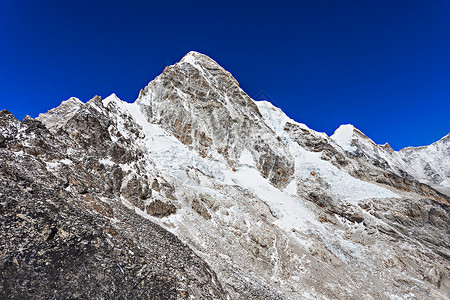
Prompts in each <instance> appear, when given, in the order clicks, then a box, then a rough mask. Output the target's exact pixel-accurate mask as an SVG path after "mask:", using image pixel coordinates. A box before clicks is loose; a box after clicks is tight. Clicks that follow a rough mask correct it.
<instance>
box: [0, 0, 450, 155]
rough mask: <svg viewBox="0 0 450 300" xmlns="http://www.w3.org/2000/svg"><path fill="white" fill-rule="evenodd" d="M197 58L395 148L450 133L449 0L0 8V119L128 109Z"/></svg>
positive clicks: (293, 106) (305, 116)
mask: <svg viewBox="0 0 450 300" xmlns="http://www.w3.org/2000/svg"><path fill="white" fill-rule="evenodd" d="M190 50H196V51H199V52H202V53H205V54H207V55H209V56H210V57H212V58H213V59H215V60H216V61H217V62H218V63H219V64H221V65H222V66H223V67H224V68H225V69H227V70H228V71H230V72H231V73H232V74H233V75H234V76H235V77H236V79H237V80H238V81H239V82H240V84H241V87H242V88H243V89H244V90H245V91H246V92H247V93H248V94H249V95H250V96H252V97H254V98H259V97H260V95H266V96H267V97H269V98H270V100H271V101H272V102H273V103H274V104H275V105H277V106H279V107H281V108H282V109H283V110H284V111H285V112H286V113H287V114H288V115H289V116H290V117H291V118H293V119H295V120H297V121H299V122H303V123H305V124H307V125H308V126H309V127H311V128H313V129H315V130H318V131H324V132H326V133H328V134H332V133H333V132H334V130H335V129H336V128H337V127H338V126H339V125H340V124H345V123H351V124H354V125H355V126H356V127H358V128H359V129H361V130H362V131H363V132H364V133H366V134H367V135H368V136H369V137H371V138H372V139H373V140H374V141H375V142H377V143H381V144H383V143H385V142H389V143H390V144H391V146H393V148H394V149H399V148H402V147H406V146H420V145H426V144H430V143H432V142H434V141H436V140H438V139H440V138H441V137H443V136H444V135H446V134H447V133H448V132H450V2H449V1H445V0H442V1H437V0H436V1H414V0H408V1H401V0H399V1H371V0H367V1H360V0H358V1H331V0H330V1H321V0H318V1H286V2H284V1H272V2H264V1H247V2H245V4H244V3H240V2H239V1H226V2H217V3H216V2H214V1H197V2H188V1H158V2H152V1H132V0H129V1H114V0H110V1H93V0H91V1H84V0H80V1H45V0H42V1H34V0H27V1H22V0H2V1H0V109H3V108H6V109H8V110H10V111H11V112H12V113H14V115H15V116H16V117H18V118H19V119H22V118H23V117H24V116H25V115H26V114H29V115H31V116H32V117H36V116H37V115H38V114H39V113H40V112H45V111H47V110H48V109H51V108H53V107H55V106H57V105H58V104H59V103H60V102H61V101H62V100H65V99H67V98H69V97H71V96H75V97H78V98H80V99H81V100H82V101H87V100H89V99H90V98H92V97H93V96H94V95H101V96H103V97H106V96H108V95H109V94H111V93H113V92H114V93H116V94H117V95H118V96H119V97H120V98H122V99H123V100H126V101H130V102H131V101H134V99H135V98H136V97H137V95H138V92H139V90H140V89H141V88H142V87H144V86H145V85H146V84H147V83H148V82H149V81H151V80H152V79H153V78H154V77H156V76H157V75H159V74H160V73H161V72H162V70H163V69H164V67H165V66H166V65H170V64H173V63H175V62H177V61H178V60H180V59H181V57H183V56H184V54H186V53H187V52H188V51H190Z"/></svg>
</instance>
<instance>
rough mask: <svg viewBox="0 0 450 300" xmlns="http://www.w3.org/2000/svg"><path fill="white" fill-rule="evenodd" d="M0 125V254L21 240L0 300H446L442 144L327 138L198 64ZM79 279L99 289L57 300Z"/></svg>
mask: <svg viewBox="0 0 450 300" xmlns="http://www.w3.org/2000/svg"><path fill="white" fill-rule="evenodd" d="M0 126H1V127H0V163H1V165H2V168H1V171H0V179H2V180H1V181H0V184H1V188H2V191H1V194H0V199H1V203H2V206H1V207H2V212H5V213H4V215H5V216H7V217H6V218H5V219H4V221H2V223H1V224H2V228H5V230H4V231H3V232H2V233H1V235H0V238H1V240H2V243H3V241H5V240H7V239H8V238H10V237H11V236H13V237H17V236H18V235H22V236H26V237H27V238H26V240H27V243H22V244H20V245H15V244H14V243H7V244H6V243H5V245H6V246H3V249H2V250H3V252H4V253H6V254H5V255H3V256H0V264H1V265H2V266H3V269H4V270H6V271H4V272H3V273H1V275H0V276H1V279H2V280H3V282H4V283H3V287H2V289H0V295H1V296H9V297H10V298H20V297H21V296H23V295H25V294H26V291H27V290H30V289H32V288H33V285H34V286H36V289H37V290H38V291H40V294H39V295H46V294H45V292H46V291H48V289H47V290H46V288H47V287H46V286H45V285H44V284H43V283H44V282H46V281H42V284H41V283H40V282H37V281H36V278H46V280H47V281H53V282H55V283H54V287H53V290H54V291H55V292H54V294H53V295H55V296H54V297H55V298H58V297H61V296H63V297H67V295H69V296H70V297H77V296H78V297H81V298H86V297H88V296H91V297H100V298H102V297H107V298H108V297H114V296H115V297H119V298H120V297H128V298H137V297H152V295H153V297H156V298H157V297H161V298H164V299H181V298H187V297H191V298H197V299H205V298H206V299H215V298H224V299H227V298H228V299H448V294H449V293H450V264H449V261H450V246H449V245H450V236H449V232H450V218H449V211H450V209H449V202H448V201H449V197H448V195H445V192H446V190H445V189H446V188H448V187H449V186H448V182H449V180H450V174H449V173H450V167H449V161H450V152H449V144H450V142H449V136H447V137H445V138H443V139H441V140H440V141H438V142H436V143H434V144H432V145H430V146H428V147H420V148H407V149H403V150H401V151H399V152H395V151H393V150H392V149H391V148H390V147H389V146H388V145H384V146H380V145H376V144H375V143H374V142H373V141H371V140H370V139H369V138H367V137H366V136H365V135H364V134H362V133H361V132H360V131H359V130H357V129H356V128H354V127H353V126H351V125H343V126H341V127H340V128H339V129H338V130H336V132H335V134H334V135H332V136H331V137H329V136H327V135H326V134H325V133H319V132H316V131H314V130H312V129H310V128H308V127H307V126H306V125H304V124H301V123H298V122H296V121H294V120H292V119H290V118H289V117H288V116H286V115H285V114H284V113H283V112H282V111H281V110H280V109H279V108H276V107H274V106H273V105H272V104H271V103H269V102H267V101H254V100H252V99H251V98H250V97H249V96H248V95H247V94H246V93H245V92H244V91H243V90H242V89H241V88H240V87H239V84H238V82H237V81H236V79H234V78H233V77H232V75H231V74H230V73H228V72H227V71H226V70H224V69H223V68H222V67H220V66H219V65H218V64H217V63H216V62H215V61H213V60H212V59H211V58H209V57H207V56H205V55H203V54H200V53H197V52H190V53H188V54H187V55H186V56H185V57H184V58H183V59H182V60H181V61H180V62H178V63H176V64H175V65H172V66H169V67H167V68H166V69H165V70H164V72H163V73H162V74H161V75H160V76H158V77H157V78H156V79H155V80H153V81H152V82H150V83H149V84H148V85H147V86H146V87H145V88H144V89H142V90H141V92H140V93H139V97H138V99H137V100H136V101H135V102H134V103H127V102H124V101H122V100H120V99H119V98H118V97H117V96H116V95H114V94H113V95H111V96H109V97H107V98H105V99H103V100H102V99H101V98H100V97H94V98H93V99H91V100H90V101H88V102H87V103H82V102H81V101H79V100H78V99H76V98H71V99H69V100H67V101H64V102H63V103H62V104H61V105H60V106H59V107H57V108H54V109H52V110H50V111H49V112H47V113H45V114H41V115H40V116H39V117H38V118H36V120H33V119H31V118H26V119H25V120H24V121H23V122H20V121H18V120H16V119H15V118H14V117H13V116H12V115H11V114H10V113H8V112H6V111H2V113H1V114H0ZM431 185H432V186H431ZM43 189H44V190H45V192H44V191H41V190H43ZM50 191H53V194H52V193H51V192H50ZM64 199H66V200H64ZM64 201H67V205H65V204H64ZM33 203H39V205H42V206H43V207H48V209H47V210H45V213H43V212H41V214H40V215H39V214H35V213H34V211H35V210H36V208H35V207H34V206H30V205H31V204H33ZM54 203H57V205H56V204H54ZM55 207H56V208H55ZM19 215H20V217H17V216H19ZM42 215H44V216H46V218H42V217H40V216H42ZM43 219H45V220H47V219H51V220H52V221H51V222H50V223H51V224H48V225H45V224H44V225H42V222H44V221H42V220H43ZM85 219H88V220H90V221H89V222H90V223H89V224H90V225H89V226H90V227H89V228H91V227H92V229H93V230H97V231H96V232H98V233H96V234H95V240H96V241H98V242H96V244H95V245H97V246H93V248H92V249H94V250H90V251H92V253H94V254H95V255H94V256H93V257H95V260H85V262H84V264H85V265H86V266H87V267H85V268H84V269H83V268H82V267H80V268H77V267H76V266H74V265H73V264H71V263H67V262H66V259H65V258H64V257H63V256H58V255H57V254H56V253H54V252H55V251H56V250H55V249H58V251H60V252H58V253H65V252H67V251H69V250H68V249H70V248H67V247H65V246H64V245H67V244H70V243H72V242H71V241H73V240H76V241H78V242H77V243H75V244H74V245H72V244H71V245H72V248H73V249H84V248H83V247H85V246H84V245H86V244H87V245H91V244H92V242H91V240H86V238H85V236H86V235H88V236H90V235H89V234H88V232H89V230H87V229H84V227H83V226H81V225H77V226H70V222H68V220H78V223H83V222H84V221H83V220H85ZM80 220H81V221H80ZM27 222H29V223H30V224H36V226H34V227H26V226H25V225H24V223H27ZM71 222H74V221H71ZM44 223H45V222H44ZM80 226H81V227H80ZM80 228H83V229H82V230H81V229H80ZM33 236H37V237H39V238H37V239H34V240H33V239H32V238H30V237H33ZM41 237H43V238H41ZM50 237H51V238H50ZM160 244H163V245H165V246H164V247H155V245H160ZM183 244H184V245H185V246H184V248H183V246H181V245H183ZM38 247H40V249H42V250H41V251H35V250H34V249H35V248H38ZM108 247H109V248H108ZM116 248H117V249H119V251H115V250H110V249H116ZM105 249H107V251H106V250H105ZM83 251H84V250H83ZM83 251H81V250H80V251H79V252H77V251H75V252H73V253H75V254H73V255H72V256H71V255H68V256H67V257H68V259H76V257H77V253H84V252H83ZM70 253H72V252H70ZM104 253H108V260H106V258H104V257H103V256H104V255H105V254H104ZM149 253H150V254H149ZM174 253H177V254H176V255H174ZM194 253H195V254H194ZM46 255H47V256H50V257H54V256H55V257H58V259H59V260H58V259H56V258H55V259H53V260H52V261H51V262H50V263H49V264H47V262H48V260H47V262H46V260H45V259H46ZM79 255H80V257H84V256H83V255H81V254H79ZM17 257H19V260H20V259H21V258H23V260H21V261H19V260H18V258H17ZM25 258H26V259H25ZM83 261H84V260H83ZM16 262H17V263H16ZM57 262H58V263H60V264H61V266H60V267H59V268H56V267H55V268H53V265H54V264H56V263H57ZM67 266H69V267H70V268H69V267H67ZM99 266H101V267H99ZM30 268H31V269H35V270H37V271H35V272H34V273H33V272H32V273H29V272H27V270H30ZM68 270H70V272H69V271H68ZM100 270H101V271H100ZM102 272H103V273H102ZM13 274H19V275H20V276H17V275H13ZM102 274H103V275H102ZM149 274H151V276H149ZM86 276H87V277H92V278H95V280H97V282H98V286H97V287H96V286H92V285H90V286H89V289H88V288H86V289H84V288H81V289H80V290H78V291H76V293H75V292H73V293H72V294H71V293H70V289H69V290H68V289H67V287H66V285H65V284H64V282H66V281H67V280H70V281H71V282H73V283H74V284H82V282H84V281H83V280H84V278H85V277H86ZM65 277H67V279H61V278H65ZM112 278H113V279H112ZM32 282H34V283H32ZM36 282H37V283H36ZM19 287H20V288H19ZM130 287H131V288H130ZM124 289H125V290H126V289H128V292H123V290H124ZM127 293H128V294H127Z"/></svg>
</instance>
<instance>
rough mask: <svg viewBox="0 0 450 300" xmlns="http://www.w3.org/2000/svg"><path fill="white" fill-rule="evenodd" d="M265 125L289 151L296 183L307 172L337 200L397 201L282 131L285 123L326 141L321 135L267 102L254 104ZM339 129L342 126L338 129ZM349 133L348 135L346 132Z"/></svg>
mask: <svg viewBox="0 0 450 300" xmlns="http://www.w3.org/2000/svg"><path fill="white" fill-rule="evenodd" d="M255 103H256V104H257V105H258V108H259V110H260V112H261V114H262V115H263V117H264V119H265V121H266V123H267V124H268V126H270V127H271V128H273V129H274V131H275V132H276V133H277V134H278V135H279V136H280V137H281V138H282V139H283V140H284V141H285V142H287V144H288V145H289V150H290V152H291V154H292V155H293V156H294V158H295V174H294V177H296V178H297V179H298V180H300V181H303V180H305V179H307V178H308V177H310V176H311V172H314V173H316V174H319V176H320V177H321V178H322V179H324V180H325V182H326V183H327V184H328V185H329V187H330V190H331V191H332V192H333V193H334V194H335V195H336V196H338V197H339V198H340V199H341V200H345V201H349V202H358V201H360V200H364V199H370V198H398V197H399V196H398V195H397V194H395V193H393V192H391V191H390V190H388V189H385V188H383V187H381V186H378V185H376V184H373V183H368V182H365V181H362V180H359V179H356V178H354V177H352V176H351V175H349V174H348V173H346V172H344V171H342V170H340V169H338V168H337V167H336V166H334V165H333V164H331V163H330V162H328V161H325V160H322V159H321V158H320V156H321V154H320V153H316V152H310V151H307V150H305V149H304V148H302V147H300V146H299V145H298V144H297V143H295V142H294V141H293V140H292V139H291V138H290V137H289V135H288V134H287V133H286V132H285V131H284V126H285V124H286V122H290V123H294V124H297V125H299V126H300V127H301V128H303V129H307V130H310V132H311V133H312V134H317V135H321V136H322V137H326V138H328V136H327V135H326V134H325V133H318V132H315V131H313V130H311V129H309V128H308V127H307V126H306V125H304V124H301V123H298V122H295V121H294V120H292V119H290V118H289V117H288V116H286V115H285V114H284V113H283V111H281V109H279V108H277V107H275V106H273V105H272V104H271V103H269V102H267V101H255ZM341 127H342V126H341ZM353 128H354V127H353V126H352V125H344V126H343V128H342V131H343V133H344V134H343V135H342V136H343V137H345V134H346V135H347V136H348V135H349V132H350V129H351V130H352V131H353ZM350 134H351V132H350Z"/></svg>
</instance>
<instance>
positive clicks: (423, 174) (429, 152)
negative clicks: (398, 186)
mask: <svg viewBox="0 0 450 300" xmlns="http://www.w3.org/2000/svg"><path fill="white" fill-rule="evenodd" d="M331 138H332V139H333V140H334V141H335V142H336V143H337V144H338V145H339V146H340V147H342V149H344V150H345V151H347V152H348V153H349V154H351V155H354V156H356V157H362V158H364V159H365V160H367V161H369V162H370V163H372V164H374V165H376V166H381V167H382V168H383V169H385V170H388V171H390V172H393V173H394V174H396V175H399V176H401V177H405V176H406V177H409V178H415V179H417V180H419V181H421V182H423V183H425V184H430V185H432V186H433V187H436V185H441V186H444V187H450V159H449V157H450V134H448V135H446V136H445V137H443V138H442V139H440V140H439V141H437V142H434V143H433V144H431V145H429V146H421V147H408V148H404V149H401V150H400V151H394V150H393V149H392V148H391V146H389V144H387V143H386V144H384V145H378V144H376V143H375V142H374V141H372V140H371V139H370V138H368V137H367V136H366V135H365V134H364V133H362V132H361V131H360V130H358V129H357V128H355V127H354V126H353V125H341V126H340V127H339V128H338V129H337V130H336V131H335V133H334V134H333V135H332V136H331ZM446 193H447V194H448V192H446Z"/></svg>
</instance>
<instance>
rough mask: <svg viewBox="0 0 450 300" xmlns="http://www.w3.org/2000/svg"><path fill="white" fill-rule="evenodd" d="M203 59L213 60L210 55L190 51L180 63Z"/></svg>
mask: <svg viewBox="0 0 450 300" xmlns="http://www.w3.org/2000/svg"><path fill="white" fill-rule="evenodd" d="M201 60H212V59H211V58H210V57H209V56H207V55H205V54H202V53H200V52H197V51H189V52H188V53H187V54H186V55H185V56H183V58H182V59H181V60H180V63H183V62H186V63H191V64H192V63H196V62H198V61H201Z"/></svg>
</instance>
